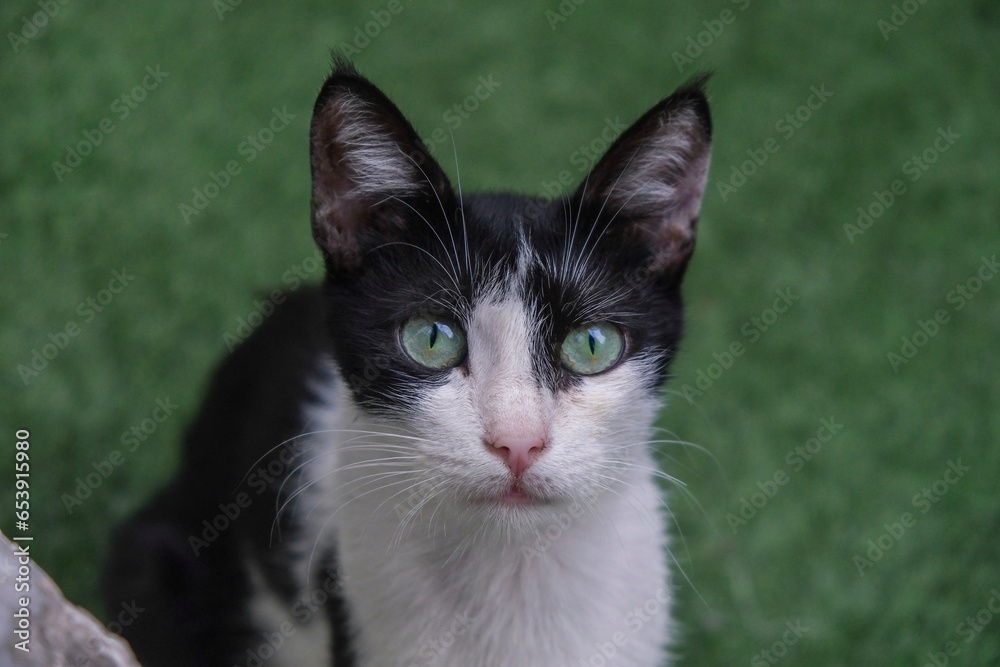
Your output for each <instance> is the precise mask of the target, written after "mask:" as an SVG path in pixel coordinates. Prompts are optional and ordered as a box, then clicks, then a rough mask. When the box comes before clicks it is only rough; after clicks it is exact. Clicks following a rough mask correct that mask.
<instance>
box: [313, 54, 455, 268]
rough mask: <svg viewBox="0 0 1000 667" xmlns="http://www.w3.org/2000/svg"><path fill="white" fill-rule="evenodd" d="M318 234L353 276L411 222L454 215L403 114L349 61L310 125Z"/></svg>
mask: <svg viewBox="0 0 1000 667" xmlns="http://www.w3.org/2000/svg"><path fill="white" fill-rule="evenodd" d="M309 139H310V150H309V153H310V162H311V165H312V230H313V237H314V238H315V239H316V243H317V244H319V247H320V249H321V250H323V252H324V254H325V255H326V257H327V259H328V261H329V262H332V265H333V266H334V267H336V268H338V269H340V270H346V271H352V270H356V269H357V268H359V267H360V266H361V264H362V261H363V258H364V254H365V252H367V251H368V250H370V249H371V248H374V247H376V246H378V245H380V244H383V243H386V242H387V241H391V240H393V239H394V238H399V237H400V236H401V235H402V234H403V233H404V232H405V228H406V225H407V221H408V220H412V219H413V218H414V217H415V216H419V215H423V216H424V217H425V218H426V219H438V218H440V217H441V215H442V211H448V210H453V208H454V204H453V201H454V194H453V192H452V189H451V186H450V185H449V183H448V179H447V177H446V176H445V174H444V172H443V171H442V170H441V168H440V167H439V166H438V164H437V163H436V162H435V161H434V159H433V158H432V157H431V156H430V153H429V152H428V150H427V147H426V146H425V145H424V143H423V142H422V141H421V140H420V137H419V136H417V133H416V132H415V131H414V129H413V127H412V126H411V125H410V123H409V122H408V121H407V120H406V118H405V117H404V116H403V114H402V113H401V112H400V111H399V109H398V108H397V107H396V105H394V104H393V103H392V102H391V101H390V100H389V98H388V97H386V96H385V94H384V93H382V91H381V90H379V89H378V88H376V87H375V85H374V84H372V83H371V82H370V81H368V80H367V79H365V78H364V77H363V76H361V75H360V74H358V72H357V71H356V70H355V69H354V68H353V66H351V65H350V64H349V63H347V62H345V61H337V62H336V63H335V65H334V70H333V73H332V74H331V75H330V77H329V78H328V79H327V80H326V83H324V84H323V88H322V90H321V91H320V94H319V97H318V98H317V100H316V106H315V108H314V110H313V117H312V123H311V125H310V136H309Z"/></svg>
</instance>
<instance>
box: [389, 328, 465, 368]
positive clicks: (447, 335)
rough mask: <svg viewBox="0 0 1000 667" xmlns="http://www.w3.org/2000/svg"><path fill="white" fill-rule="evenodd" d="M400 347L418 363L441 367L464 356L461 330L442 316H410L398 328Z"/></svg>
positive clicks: (430, 366) (451, 364)
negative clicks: (400, 328)
mask: <svg viewBox="0 0 1000 667" xmlns="http://www.w3.org/2000/svg"><path fill="white" fill-rule="evenodd" d="M400 339H401V341H402V343H403V349H404V350H406V353H407V354H408V355H410V358H411V359H413V360H414V361H415V362H417V363H418V364H420V365H421V366H426V367H427V368H433V369H442V368H451V367H453V366H457V365H458V364H459V363H460V362H461V361H462V359H463V358H465V332H464V331H462V328H461V327H460V326H458V324H456V323H455V322H453V321H452V320H450V319H448V318H445V317H433V318H429V317H421V316H418V317H414V318H412V319H410V320H409V321H408V322H407V323H406V324H404V325H403V329H402V331H400Z"/></svg>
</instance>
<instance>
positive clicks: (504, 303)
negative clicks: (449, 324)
mask: <svg viewBox="0 0 1000 667" xmlns="http://www.w3.org/2000/svg"><path fill="white" fill-rule="evenodd" d="M535 326H536V325H535V323H534V322H532V321H531V318H530V317H529V316H528V312H527V307H526V304H525V302H524V301H523V299H520V298H516V297H512V296H507V297H505V298H503V299H502V300H494V299H486V300H484V301H482V302H480V303H479V304H478V305H476V306H474V307H473V310H472V315H471V319H470V323H469V331H468V340H469V375H470V378H471V383H472V386H473V392H474V394H475V403H476V407H477V410H478V411H479V416H480V419H481V421H482V424H483V429H484V436H485V437H486V438H487V439H490V438H491V437H496V436H498V435H501V434H505V435H540V436H543V437H544V435H545V431H546V428H545V420H544V418H543V417H544V413H545V409H544V405H543V396H542V394H543V392H542V390H541V388H540V386H539V382H538V380H537V379H536V378H535V377H534V374H533V370H532V369H533V363H532V361H533V356H534V352H535V351H534V349H533V346H532V338H533V335H532V334H533V331H534V329H535Z"/></svg>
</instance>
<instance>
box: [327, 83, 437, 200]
mask: <svg viewBox="0 0 1000 667" xmlns="http://www.w3.org/2000/svg"><path fill="white" fill-rule="evenodd" d="M332 104H334V105H335V113H336V116H335V117H336V122H337V134H336V142H337V143H338V144H339V145H340V146H339V148H340V153H341V156H342V158H343V159H344V160H346V161H347V164H348V165H349V166H350V168H351V170H352V171H353V173H354V178H353V179H352V181H353V183H354V188H353V191H352V194H353V195H356V196H366V195H377V194H385V193H394V194H399V193H407V192H411V191H413V190H418V189H420V187H421V183H422V181H421V180H420V179H421V175H420V172H419V171H418V170H417V168H416V167H415V166H414V164H413V161H412V160H411V159H410V158H409V157H407V156H406V155H405V154H404V153H403V151H402V150H401V149H400V148H399V144H398V143H396V142H395V141H393V138H392V135H391V134H389V133H388V132H386V131H383V130H382V128H381V126H380V125H379V123H378V118H377V117H376V116H375V114H373V113H372V111H371V110H370V109H369V108H368V106H367V103H366V102H365V101H364V100H362V99H359V98H356V97H353V96H351V95H340V96H338V97H336V98H335V99H334V101H333V102H332Z"/></svg>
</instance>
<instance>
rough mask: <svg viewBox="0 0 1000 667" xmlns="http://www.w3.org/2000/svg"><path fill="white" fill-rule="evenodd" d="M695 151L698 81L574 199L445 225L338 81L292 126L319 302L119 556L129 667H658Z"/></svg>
mask: <svg viewBox="0 0 1000 667" xmlns="http://www.w3.org/2000/svg"><path fill="white" fill-rule="evenodd" d="M710 146H711V120H710V115H709V108H708V103H707V100H706V96H705V93H704V78H701V79H696V80H692V81H691V82H689V83H688V84H685V85H684V86H683V87H681V88H679V89H678V90H677V91H676V92H675V93H673V94H672V95H671V96H669V97H667V98H666V99H664V100H662V101H661V102H660V103H658V104H656V105H655V106H654V107H653V108H652V109H650V110H649V111H648V112H647V113H645V114H644V115H643V116H642V117H641V118H639V120H637V121H636V122H635V123H634V124H633V125H632V126H631V127H629V128H628V129H626V130H625V131H624V132H622V133H621V135H620V136H619V137H618V138H617V139H616V140H615V141H614V142H613V144H612V145H611V146H610V148H609V149H608V150H607V152H606V153H605V154H604V155H603V157H601V158H600V159H599V160H598V161H597V163H596V164H595V165H594V166H593V169H592V171H591V172H590V173H589V175H587V176H586V178H585V179H584V181H583V182H582V184H581V185H580V186H579V188H578V189H577V190H576V191H575V192H574V193H573V194H571V195H569V196H566V197H560V198H556V199H555V200H549V199H545V198H539V197H533V196H522V195H514V194H480V195H475V196H463V194H462V191H461V185H460V182H459V183H458V184H457V185H454V186H453V185H452V184H451V182H450V181H449V179H448V177H447V176H446V175H445V173H444V171H443V170H442V168H441V167H440V166H439V164H438V163H437V162H435V160H434V159H433V158H432V157H431V155H430V154H429V153H428V151H427V149H426V147H425V145H424V144H423V143H422V142H421V140H420V138H419V137H418V135H417V133H416V132H415V131H414V129H413V127H412V126H411V125H410V123H409V122H408V121H407V120H406V118H405V117H404V116H403V114H402V113H401V112H400V111H399V109H398V108H397V107H396V106H395V105H394V104H393V103H392V102H391V101H390V100H389V99H388V97H386V95H385V94H384V93H383V92H382V91H380V90H379V89H378V88H377V87H376V86H375V85H374V84H373V83H371V82H370V81H369V80H367V79H366V78H364V77H363V76H361V75H360V74H359V73H358V72H357V71H356V70H355V69H354V68H353V66H352V65H351V64H350V63H348V62H346V61H336V62H335V65H334V68H333V71H332V73H331V75H330V76H329V78H328V79H327V80H326V82H325V84H324V85H323V87H322V90H321V92H320V93H319V96H318V99H317V101H316V105H315V109H314V114H313V118H312V122H311V126H310V161H311V167H312V209H311V220H312V234H313V237H314V239H315V241H316V243H317V244H318V246H319V248H320V250H321V251H322V254H323V258H324V263H325V270H326V273H325V278H324V280H323V282H322V285H321V286H320V287H319V288H302V289H301V290H298V291H297V292H295V293H293V294H291V295H289V296H288V298H287V299H286V300H285V301H284V302H283V303H281V304H280V305H278V306H277V307H276V308H275V312H274V313H273V314H272V315H270V316H269V317H268V318H267V319H266V320H265V321H264V323H263V324H262V325H261V326H259V327H258V329H257V330H256V331H255V332H254V333H253V335H252V336H250V338H249V339H248V340H246V341H245V342H244V343H243V344H241V345H240V346H239V347H237V348H236V350H235V351H234V352H233V354H231V355H230V356H229V357H228V358H227V359H226V360H225V361H224V363H223V364H222V366H221V367H220V369H219V370H218V371H217V372H216V375H215V376H214V379H213V380H212V383H211V386H210V388H209V391H208V394H207V398H206V399H205V402H204V406H203V407H202V409H201V411H200V413H199V414H198V416H197V418H196V419H195V421H194V423H193V424H192V426H191V427H190V429H189V432H188V433H187V436H186V441H185V447H184V453H183V462H182V467H181V469H180V471H179V473H178V474H177V476H176V478H175V479H174V480H173V481H172V482H171V483H170V484H169V485H168V486H167V487H166V488H165V489H164V490H163V491H161V492H160V493H159V494H158V495H157V496H156V497H155V498H154V499H153V501H152V502H150V504H149V505H147V506H146V507H145V508H144V509H142V510H141V511H140V512H139V513H138V514H137V515H136V516H134V517H132V518H131V519H129V520H128V521H127V522H125V523H124V524H123V525H122V526H121V527H120V528H119V529H118V530H117V531H116V535H115V537H114V539H113V546H112V549H111V554H110V556H109V558H108V561H107V564H106V567H105V573H104V577H103V581H104V591H105V598H106V600H107V602H108V605H109V609H111V610H113V611H117V610H118V609H119V608H120V605H121V604H122V603H123V601H124V602H129V601H131V604H132V605H134V606H133V608H134V609H137V610H140V611H138V612H137V613H135V614H134V620H131V622H130V623H129V624H128V625H125V626H124V627H123V628H122V631H123V634H124V636H125V637H126V638H127V639H128V640H130V642H131V643H132V645H133V646H134V648H135V650H136V652H137V654H138V656H139V658H140V660H141V661H142V662H143V664H144V665H147V667H158V666H160V665H186V666H198V665H211V666H214V665H225V666H226V667H228V666H230V665H239V666H240V667H257V666H260V665H269V666H274V667H278V666H286V665H289V666H290V665H296V666H302V665H305V666H313V665H315V666H320V665H323V666H328V665H336V667H353V666H357V667H416V666H419V665H436V666H439V667H449V666H454V667H459V666H460V667H507V666H510V667H513V666H515V665H517V666H519V667H531V666H537V667H584V666H588V667H589V666H594V665H604V664H614V665H620V666H623V667H625V666H630V667H640V666H641V667H654V666H655V667H661V666H662V665H665V664H667V663H668V662H669V661H670V660H671V657H670V656H671V644H672V642H673V640H674V638H675V635H676V629H675V627H674V625H673V624H672V622H671V620H670V611H671V600H672V597H673V589H672V587H671V582H670V577H669V568H668V566H667V563H668V558H669V556H668V546H669V545H668V530H667V528H668V526H667V524H666V519H665V512H666V505H665V502H664V500H663V491H662V490H661V488H660V487H659V486H658V484H657V483H656V481H655V478H656V477H657V476H665V475H664V474H663V473H658V472H657V470H656V465H655V463H654V458H653V455H652V452H651V447H650V445H651V444H653V443H655V442H656V441H655V440H652V438H653V436H654V430H655V429H654V427H653V422H654V419H655V417H656V415H657V412H658V410H659V407H660V403H661V388H662V385H663V383H664V381H665V379H666V377H667V369H668V366H669V364H670V362H671V360H672V359H673V357H674V356H675V354H676V351H677V346H678V343H679V341H680V338H681V331H682V325H683V314H682V303H681V293H680V285H681V280H682V277H683V275H684V273H685V269H686V267H687V265H688V262H689V260H690V258H691V255H692V251H693V249H694V244H695V232H696V227H697V222H698V213H699V209H700V206H701V199H702V195H703V192H704V189H705V184H706V179H707V172H708V166H709V156H710Z"/></svg>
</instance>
